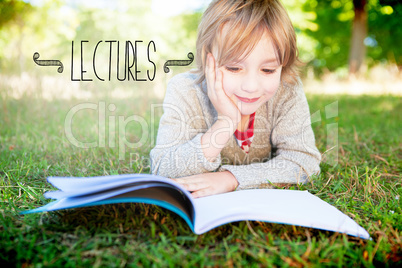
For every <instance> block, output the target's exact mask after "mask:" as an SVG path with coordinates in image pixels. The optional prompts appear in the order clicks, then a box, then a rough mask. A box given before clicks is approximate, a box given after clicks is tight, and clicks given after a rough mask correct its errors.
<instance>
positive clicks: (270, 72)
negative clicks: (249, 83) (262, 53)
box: [261, 68, 276, 74]
mask: <svg viewBox="0 0 402 268" xmlns="http://www.w3.org/2000/svg"><path fill="white" fill-rule="evenodd" d="M261 71H262V72H263V73H266V74H273V73H275V72H276V69H266V68H264V69H261Z"/></svg>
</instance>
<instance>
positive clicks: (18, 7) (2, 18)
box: [0, 0, 32, 29]
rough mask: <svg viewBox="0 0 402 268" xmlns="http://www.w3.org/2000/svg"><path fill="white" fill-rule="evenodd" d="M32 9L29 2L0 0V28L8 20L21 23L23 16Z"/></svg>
mask: <svg viewBox="0 0 402 268" xmlns="http://www.w3.org/2000/svg"><path fill="white" fill-rule="evenodd" d="M30 11H32V6H31V5H30V4H29V3H26V2H24V1H19V0H0V29H1V28H2V27H3V26H5V25H6V24H7V23H9V22H12V21H14V22H17V23H22V20H23V18H24V16H25V15H26V14H27V13H28V12H30Z"/></svg>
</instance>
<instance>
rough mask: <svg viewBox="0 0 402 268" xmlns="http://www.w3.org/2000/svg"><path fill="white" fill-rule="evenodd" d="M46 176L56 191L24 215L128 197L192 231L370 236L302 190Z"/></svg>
mask: <svg viewBox="0 0 402 268" xmlns="http://www.w3.org/2000/svg"><path fill="white" fill-rule="evenodd" d="M48 181H49V182H50V183H51V184H53V185H54V186H55V187H57V188H58V189H60V190H59V191H51V192H47V193H45V197H47V198H52V199H56V201H54V202H51V203H49V204H47V205H45V206H43V207H39V208H36V209H33V210H29V211H25V212H23V213H24V214H26V213H35V212H45V211H52V210H59V209H68V208H76V207H84V206H95V205H103V204H113V203H125V202H133V203H147V204H154V205H157V206H160V207H163V208H166V209H168V210H171V211H173V212H175V213H177V214H178V215H179V216H181V217H182V218H183V219H184V220H185V221H186V222H187V224H188V225H189V226H190V228H191V229H192V230H193V232H194V233H196V234H202V233H205V232H207V231H209V230H211V229H213V228H215V227H218V226H220V225H223V224H226V223H230V222H236V221H244V220H253V221H265V222H274V223H282V224H291V225H298V226H304V227H311V228H316V229H322V230H328V231H333V232H339V233H346V234H349V235H352V236H357V237H360V238H364V239H368V238H369V237H370V236H369V234H368V233H367V231H366V230H365V229H363V228H362V227H360V226H359V225H358V224H357V223H356V222H355V221H353V220H352V219H351V218H349V217H348V216H346V215H345V214H343V213H342V212H340V211H339V210H338V209H336V208H335V207H333V206H331V205H330V204H328V203H326V202H324V201H322V200H321V199H320V198H318V197H316V196H314V195H312V194H310V193H309V192H308V191H296V190H277V189H254V190H242V191H234V192H230V193H224V194H218V195H213V196H207V197H202V198H197V199H194V198H192V196H191V194H190V193H189V192H188V191H187V190H185V189H184V188H183V187H181V186H180V185H179V184H177V183H176V182H174V181H172V180H170V179H167V178H164V177H160V176H155V175H149V174H131V175H116V176H103V177H88V178H71V177H49V178H48Z"/></svg>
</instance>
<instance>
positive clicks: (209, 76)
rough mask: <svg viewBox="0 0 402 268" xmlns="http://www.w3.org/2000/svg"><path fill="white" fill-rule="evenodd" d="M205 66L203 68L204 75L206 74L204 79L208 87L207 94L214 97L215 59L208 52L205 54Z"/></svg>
mask: <svg viewBox="0 0 402 268" xmlns="http://www.w3.org/2000/svg"><path fill="white" fill-rule="evenodd" d="M206 66H207V68H206V70H205V76H206V81H207V87H208V94H209V95H210V97H216V94H215V92H214V91H215V89H214V86H215V78H216V75H215V60H214V57H213V56H212V54H211V53H209V54H208V56H207V65H206Z"/></svg>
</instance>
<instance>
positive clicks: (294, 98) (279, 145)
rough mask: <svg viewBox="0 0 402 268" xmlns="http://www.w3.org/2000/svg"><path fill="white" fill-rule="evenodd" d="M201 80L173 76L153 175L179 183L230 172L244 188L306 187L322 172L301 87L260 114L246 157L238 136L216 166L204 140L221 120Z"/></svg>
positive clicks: (284, 89) (282, 92) (282, 93)
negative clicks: (196, 176) (197, 176)
mask: <svg viewBox="0 0 402 268" xmlns="http://www.w3.org/2000/svg"><path fill="white" fill-rule="evenodd" d="M196 78H197V77H196V75H195V74H193V73H183V74H179V75H176V76H175V77H173V78H172V79H171V80H170V82H169V84H168V87H167V91H166V96H165V99H164V102H163V111H164V112H163V115H162V117H161V120H160V123H159V130H158V136H157V140H156V146H155V147H154V148H153V149H152V150H151V153H150V158H151V172H152V173H153V174H157V175H160V176H164V177H169V178H179V177H184V176H190V175H194V174H200V173H205V172H214V171H225V170H228V171H230V172H231V173H232V174H233V175H234V176H235V177H236V179H237V181H238V182H239V187H238V189H246V188H259V187H264V188H265V187H267V186H269V184H271V183H304V182H306V181H307V180H308V178H309V176H311V175H313V174H318V173H319V172H320V167H319V163H320V160H321V154H320V152H319V151H318V150H317V148H316V146H315V139H314V133H313V130H312V128H311V121H310V113H309V107H308V104H307V100H306V96H305V94H304V92H303V88H302V85H301V82H300V81H299V83H298V85H297V86H289V85H287V84H285V83H281V86H280V87H279V89H278V90H277V92H276V94H275V95H274V96H273V97H272V98H271V99H270V100H269V101H268V102H267V103H266V104H264V105H262V106H261V107H260V108H259V109H258V110H257V111H256V114H255V121H254V138H253V142H252V143H251V147H250V151H249V153H248V154H246V153H245V152H244V151H243V150H242V149H241V148H240V147H239V145H238V144H237V142H236V139H235V137H234V135H233V136H232V137H231V139H230V140H229V142H228V143H227V144H226V146H225V147H224V148H223V149H222V151H221V153H220V156H218V157H217V158H216V160H215V161H214V162H209V161H208V160H207V159H206V158H205V156H204V154H203V152H202V148H201V136H202V135H203V134H204V133H205V132H206V131H207V130H208V129H209V128H210V127H211V126H212V125H213V124H214V122H215V121H216V120H217V116H218V115H217V112H216V110H215V108H214V106H213V105H212V103H211V101H210V100H209V98H208V95H207V88H206V84H205V82H204V83H202V84H201V85H199V84H196V83H195V79H196Z"/></svg>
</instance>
